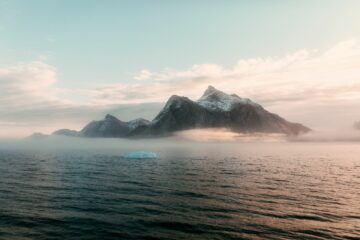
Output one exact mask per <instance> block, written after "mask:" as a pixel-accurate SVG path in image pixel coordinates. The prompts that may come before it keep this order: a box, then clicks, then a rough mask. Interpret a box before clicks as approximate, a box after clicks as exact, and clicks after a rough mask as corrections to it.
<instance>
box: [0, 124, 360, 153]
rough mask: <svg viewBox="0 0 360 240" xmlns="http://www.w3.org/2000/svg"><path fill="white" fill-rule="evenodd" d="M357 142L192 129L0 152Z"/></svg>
mask: <svg viewBox="0 0 360 240" xmlns="http://www.w3.org/2000/svg"><path fill="white" fill-rule="evenodd" d="M339 141H342V142H346V141H348V142H360V132H359V131H350V130H349V131H342V132H335V131H322V132H321V131H313V132H310V133H307V134H304V135H301V136H293V137H288V136H285V135H283V134H265V133H252V134H241V133H234V132H231V131H229V130H227V129H195V130H187V131H181V132H178V133H176V134H175V135H174V136H172V137H166V138H149V139H121V138H78V137H66V136H55V135H49V136H45V137H42V138H39V139H32V138H25V139H1V140H0V149H93V150H96V149H120V148H122V149H124V148H126V149H129V150H132V149H133V150H139V149H141V150H149V149H154V148H156V149H161V148H168V147H170V148H171V147H177V146H182V147H186V146H190V145H194V144H196V145H198V146H200V145H202V144H238V143H279V144H282V143H287V142H289V143H291V142H339Z"/></svg>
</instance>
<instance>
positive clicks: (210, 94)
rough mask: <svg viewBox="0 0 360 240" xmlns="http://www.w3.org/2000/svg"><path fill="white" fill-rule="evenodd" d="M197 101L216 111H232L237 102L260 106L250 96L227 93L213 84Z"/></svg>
mask: <svg viewBox="0 0 360 240" xmlns="http://www.w3.org/2000/svg"><path fill="white" fill-rule="evenodd" d="M197 103H198V104H199V105H201V106H203V107H204V108H206V109H209V110H215V111H230V110H231V109H232V107H233V106H234V105H235V104H239V103H240V104H251V105H253V106H258V104H256V103H254V102H252V101H251V100H250V99H248V98H241V97H239V96H237V95H236V94H232V95H229V94H226V93H224V92H222V91H219V90H217V89H216V88H214V87H213V86H209V87H208V88H207V90H206V91H205V93H204V95H203V96H202V97H201V98H200V99H199V100H198V101H197Z"/></svg>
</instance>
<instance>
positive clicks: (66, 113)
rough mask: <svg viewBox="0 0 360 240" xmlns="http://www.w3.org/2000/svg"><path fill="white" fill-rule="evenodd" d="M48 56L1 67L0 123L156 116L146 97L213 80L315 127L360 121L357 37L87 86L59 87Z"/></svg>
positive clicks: (156, 98)
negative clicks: (323, 46) (112, 115)
mask: <svg viewBox="0 0 360 240" xmlns="http://www.w3.org/2000/svg"><path fill="white" fill-rule="evenodd" d="M42 60H43V61H45V58H44V59H42ZM43 61H34V62H28V63H19V64H16V65H14V66H9V67H2V68H0V122H3V124H1V126H7V128H10V127H11V126H13V127H15V126H17V125H19V124H18V123H19V122H20V125H21V124H22V123H23V122H27V124H26V126H28V124H29V125H31V124H33V126H35V125H36V126H40V125H44V121H42V120H41V119H42V118H46V119H50V121H52V125H51V126H52V127H53V128H55V125H56V126H57V124H61V123H62V124H65V123H66V119H68V120H69V122H70V120H71V121H72V122H73V123H74V124H73V125H72V126H74V128H79V127H80V126H81V125H82V124H84V122H85V121H87V120H90V119H93V118H100V117H101V114H104V112H106V111H108V112H110V113H115V114H119V116H120V117H121V118H123V119H125V120H128V118H130V117H132V116H134V114H131V112H134V113H136V114H139V116H141V117H147V118H150V119H151V118H152V117H154V116H155V114H156V113H157V111H158V110H159V109H160V108H161V104H155V105H154V106H152V107H149V108H148V109H146V107H148V106H149V105H146V104H145V105H144V103H152V102H160V103H161V102H165V101H166V100H167V99H168V97H169V96H170V95H174V94H176V95H183V96H187V97H190V98H193V99H197V98H199V97H200V96H201V94H202V92H203V91H204V89H205V88H206V87H207V86H208V85H214V86H215V87H217V88H219V89H221V90H223V91H226V92H229V93H236V94H238V95H239V96H243V97H247V98H251V99H252V100H254V101H256V102H258V103H260V104H262V105H264V106H265V107H266V108H267V109H269V110H271V111H274V112H276V113H278V114H280V115H282V116H284V117H286V118H289V119H290V120H293V121H299V122H303V123H304V124H307V125H309V126H310V127H314V128H316V127H323V126H325V125H327V126H335V125H338V124H340V123H341V124H343V125H346V124H348V125H349V126H350V127H351V125H352V123H353V122H354V121H355V120H358V119H360V112H359V111H358V109H359V108H360V44H359V43H358V42H356V41H355V40H348V41H344V42H340V43H338V44H336V45H335V46H333V47H331V48H329V49H328V50H326V51H320V50H316V49H315V50H307V49H302V50H299V51H296V52H294V53H291V54H288V55H285V56H273V57H270V56H269V57H259V58H251V59H241V60H239V61H238V62H237V63H235V64H234V65H233V66H231V67H225V66H222V65H219V64H211V63H206V64H195V65H193V66H192V67H190V68H189V69H185V70H178V69H164V70H162V71H158V72H154V71H150V70H149V69H144V70H142V71H140V72H139V73H138V74H135V75H134V77H133V82H132V83H117V84H110V85H105V86H99V87H97V88H83V89H78V88H59V87H57V85H56V84H57V69H56V68H55V67H54V66H51V65H49V64H47V63H45V62H43ZM142 106H145V108H144V107H142ZM136 109H137V110H136ZM142 112H144V114H142ZM122 113H125V114H122ZM144 115H145V116H144ZM81 116H83V117H81ZM134 117H135V116H134ZM85 118H86V119H85ZM29 119H32V120H33V121H32V122H31V121H30V122H29V123H28V120H29ZM76 119H77V120H76ZM35 122H36V124H35ZM69 125H71V124H70V123H69ZM21 126H24V125H21ZM48 126H49V125H48ZM67 126H68V125H66V126H65V125H63V126H61V127H67ZM24 127H25V126H24ZM59 127H60V126H59ZM2 128H3V127H2Z"/></svg>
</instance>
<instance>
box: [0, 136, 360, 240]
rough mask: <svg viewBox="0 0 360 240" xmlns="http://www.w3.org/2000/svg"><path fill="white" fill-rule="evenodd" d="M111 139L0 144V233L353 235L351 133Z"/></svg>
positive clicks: (359, 164)
mask: <svg viewBox="0 0 360 240" xmlns="http://www.w3.org/2000/svg"><path fill="white" fill-rule="evenodd" d="M120 143H121V142H115V143H114V144H113V145H110V147H107V148H95V147H93V148H92V150H89V149H86V148H82V149H78V150H76V149H75V148H72V150H70V148H62V149H61V150H56V149H55V148H53V149H50V150H40V149H29V148H22V149H23V150H19V149H15V148H12V149H11V150H10V149H8V150H4V149H3V150H0V173H1V174H0V239H79V238H81V239H109V238H116V239H242V238H244V239H356V238H358V237H359V236H360V204H359V199H360V158H359V156H360V148H359V145H358V144H356V143H327V144H321V143H257V144H256V143H241V144H239V143H221V144H212V143H207V144H201V143H191V144H183V143H181V142H179V143H174V144H168V145H165V146H164V145H161V144H155V143H154V144H153V145H151V144H147V145H146V146H143V148H144V150H151V151H154V152H157V153H158V154H159V156H160V158H159V159H147V160H126V159H123V158H121V157H120V156H121V155H123V154H125V153H126V152H128V151H130V150H134V149H135V148H139V147H140V146H139V145H137V144H136V143H135V144H129V145H127V146H125V145H122V144H120ZM117 144H118V145H117ZM138 150H142V149H138Z"/></svg>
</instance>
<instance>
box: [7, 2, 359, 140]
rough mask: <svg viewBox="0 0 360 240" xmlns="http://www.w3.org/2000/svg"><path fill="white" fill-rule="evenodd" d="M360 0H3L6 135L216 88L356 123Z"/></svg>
mask: <svg viewBox="0 0 360 240" xmlns="http://www.w3.org/2000/svg"><path fill="white" fill-rule="evenodd" d="M359 9H360V1H357V0H346V1H335V0H302V1H288V0H266V1H265V0H253V1H241V0H238V1H231V0H225V1H212V0H206V1H205V0H198V1H190V0H182V1H180V0H172V1H166V0H151V1H149V0H103V1H97V0H77V1H72V0H61V1H60V0H0V137H23V136H26V135H29V134H31V133H32V132H44V133H51V132H52V131H54V130H56V129H58V128H73V129H77V130H79V129H81V127H82V126H83V125H84V124H86V123H87V122H89V121H90V120H93V119H101V118H103V116H104V115H105V114H106V113H112V114H114V115H115V116H117V117H119V118H120V119H122V120H130V119H132V118H136V117H145V118H148V119H150V120H151V119H152V118H154V117H155V115H156V113H157V112H158V111H159V110H160V109H161V108H162V106H163V104H164V102H166V100H167V99H168V98H169V97H170V96H171V95H172V94H177V95H182V96H187V97H190V98H191V99H197V98H199V97H200V96H201V95H202V92H203V91H204V90H205V89H206V88H207V86H208V85H213V86H215V87H216V88H218V89H220V90H223V91H225V92H229V93H236V94H238V95H240V96H242V97H247V98H250V99H252V100H253V101H256V102H258V103H259V104H261V105H263V106H264V107H265V108H266V109H268V110H270V111H272V112H275V113H277V114H279V115H281V116H283V117H285V118H287V119H288V120H291V121H295V122H301V123H303V124H305V125H307V126H309V127H311V128H313V129H327V130H334V129H344V128H350V127H351V126H352V124H353V123H354V122H355V121H358V120H360V111H359V109H360V101H359V100H360V15H359V14H358V12H359Z"/></svg>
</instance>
